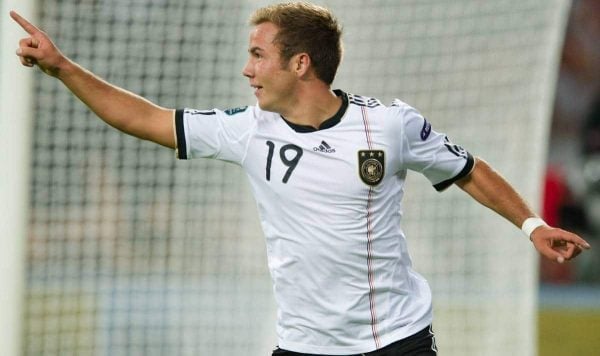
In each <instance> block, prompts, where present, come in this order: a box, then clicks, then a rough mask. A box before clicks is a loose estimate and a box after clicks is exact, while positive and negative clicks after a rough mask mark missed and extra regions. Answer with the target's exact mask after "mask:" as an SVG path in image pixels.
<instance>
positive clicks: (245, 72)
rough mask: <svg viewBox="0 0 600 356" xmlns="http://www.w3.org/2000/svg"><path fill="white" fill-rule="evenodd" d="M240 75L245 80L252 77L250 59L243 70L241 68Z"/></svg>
mask: <svg viewBox="0 0 600 356" xmlns="http://www.w3.org/2000/svg"><path fill="white" fill-rule="evenodd" d="M242 75H243V76H244V77H247V78H252V77H253V71H252V65H251V63H250V59H248V61H247V62H246V65H245V66H244V68H242Z"/></svg>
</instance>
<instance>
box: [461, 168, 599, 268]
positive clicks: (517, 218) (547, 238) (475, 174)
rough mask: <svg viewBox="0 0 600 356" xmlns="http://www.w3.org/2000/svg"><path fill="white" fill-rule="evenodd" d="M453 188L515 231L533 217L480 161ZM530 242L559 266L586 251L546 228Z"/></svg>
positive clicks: (571, 239)
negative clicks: (492, 212) (460, 191)
mask: <svg viewBox="0 0 600 356" xmlns="http://www.w3.org/2000/svg"><path fill="white" fill-rule="evenodd" d="M456 184H457V185H458V186H459V187H460V188H461V189H462V190H464V191H465V192H467V193H469V194H470V195H471V196H472V197H473V198H474V199H475V200H477V201H478V202H480V203H481V204H483V205H484V206H486V207H488V208H490V209H492V210H493V211H495V212H496V213H498V214H500V215H501V216H503V217H505V218H506V219H507V220H509V221H510V222H512V223H513V224H514V225H516V226H517V227H519V228H520V227H521V226H522V225H523V222H524V221H525V220H526V219H528V218H531V217H536V214H535V213H534V212H533V211H532V210H531V209H530V208H529V206H528V205H527V203H525V201H524V200H523V198H521V196H520V195H519V194H518V193H517V192H516V191H515V190H514V189H513V188H512V186H511V185H510V184H509V183H508V182H507V181H506V180H505V179H504V178H502V176H500V175H499V174H498V173H497V172H496V171H494V170H493V169H492V168H491V167H490V166H489V165H488V164H487V163H486V162H485V161H483V160H481V159H477V160H476V163H475V168H474V169H473V171H472V172H471V174H470V175H468V176H467V177H465V178H463V179H461V180H459V181H458V182H456ZM530 239H531V241H532V242H533V245H534V246H535V248H536V249H537V250H538V252H539V253H540V254H542V255H543V256H545V257H547V258H549V259H552V260H554V261H557V262H559V263H563V262H564V261H565V260H570V259H572V258H575V257H576V256H577V255H578V254H579V253H581V251H582V249H589V248H590V245H589V244H588V243H587V242H586V241H585V240H583V239H582V238H581V237H579V236H577V235H575V234H573V233H570V232H568V231H564V230H561V229H558V228H553V227H550V226H548V225H543V226H539V227H537V228H536V229H535V230H533V232H532V233H531V235H530Z"/></svg>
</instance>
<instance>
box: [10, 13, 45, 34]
mask: <svg viewBox="0 0 600 356" xmlns="http://www.w3.org/2000/svg"><path fill="white" fill-rule="evenodd" d="M10 17H12V18H13V20H15V21H16V22H17V23H18V24H19V25H21V27H22V28H23V29H24V30H25V32H27V33H28V34H30V35H33V34H35V33H36V32H40V29H39V28H37V27H35V26H34V25H33V24H31V23H30V22H29V21H27V20H25V18H23V17H22V16H21V15H19V14H17V13H16V12H15V11H11V12H10Z"/></svg>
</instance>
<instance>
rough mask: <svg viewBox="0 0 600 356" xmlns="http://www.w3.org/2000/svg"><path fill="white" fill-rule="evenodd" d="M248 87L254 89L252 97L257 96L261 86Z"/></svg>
mask: <svg viewBox="0 0 600 356" xmlns="http://www.w3.org/2000/svg"><path fill="white" fill-rule="evenodd" d="M250 86H251V87H252V88H253V89H254V95H256V96H258V94H259V93H260V92H261V91H262V86H260V85H252V84H250Z"/></svg>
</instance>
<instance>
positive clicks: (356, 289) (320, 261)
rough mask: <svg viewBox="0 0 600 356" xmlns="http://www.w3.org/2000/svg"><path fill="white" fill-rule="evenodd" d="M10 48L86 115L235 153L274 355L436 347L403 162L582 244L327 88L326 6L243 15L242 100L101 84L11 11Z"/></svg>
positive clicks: (413, 128)
mask: <svg viewBox="0 0 600 356" xmlns="http://www.w3.org/2000/svg"><path fill="white" fill-rule="evenodd" d="M11 16H12V17H13V19H15V21H17V22H18V23H19V24H20V25H21V26H22V27H23V28H24V29H25V31H27V32H28V33H29V37H27V38H25V39H23V40H21V42H20V45H19V49H18V50H17V55H18V56H19V57H20V59H21V62H22V63H23V65H25V66H29V67H32V66H34V65H38V66H39V67H40V68H41V69H42V70H43V71H44V72H46V73H47V74H49V75H51V76H54V77H56V78H58V79H59V80H61V81H62V82H63V83H64V84H65V85H66V86H67V87H68V88H69V89H70V90H71V91H72V92H73V93H74V94H75V95H76V96H77V97H79V98H80V99H81V100H82V101H83V102H84V103H85V104H86V105H88V106H89V107H90V108H91V109H92V110H93V111H94V112H95V113H96V114H97V115H98V116H99V117H100V118H102V119H103V120H104V121H106V122H107V123H108V124H110V125H112V126H114V127H115V128H117V129H119V130H121V131H123V132H126V133H128V134H131V135H134V136H136V137H139V138H142V139H147V140H151V141H154V142H156V143H158V144H161V145H164V146H167V147H170V148H175V149H177V155H178V157H179V158H182V159H191V158H197V157H209V158H216V159H220V160H224V161H229V162H233V163H235V164H238V165H240V166H242V167H243V168H244V169H245V170H246V172H247V174H248V176H249V179H250V182H251V184H252V187H253V190H254V194H255V197H256V200H257V203H258V207H259V211H260V217H261V222H262V227H263V230H264V233H265V237H266V240H267V253H268V264H269V268H270V271H271V275H272V278H273V283H274V290H275V297H276V300H277V303H278V308H279V312H278V330H277V331H278V336H279V347H278V348H277V349H276V350H275V351H274V352H273V355H307V354H308V355H315V354H317V355H357V354H368V355H435V354H436V352H437V351H436V347H435V342H434V338H433V333H432V331H431V322H432V308H431V293H430V290H429V286H428V285H427V282H426V281H425V280H424V279H423V278H422V277H421V276H420V275H418V274H417V273H416V272H415V271H414V270H413V269H412V267H411V261H410V257H409V254H408V252H407V249H406V243H405V238H404V235H403V232H402V230H401V227H400V205H401V199H402V195H403V189H404V180H405V177H406V173H407V170H408V169H410V170H415V171H418V172H421V173H423V174H424V175H425V176H426V177H427V178H428V179H429V180H430V181H431V183H432V185H433V186H434V187H435V189H437V190H443V189H445V188H447V187H448V186H450V185H451V184H453V183H456V184H457V185H458V186H459V187H460V188H461V189H463V190H465V191H466V192H467V193H469V194H470V195H471V196H473V197H474V198H475V199H476V200H477V201H479V202H480V203H482V204H483V205H485V206H487V207H489V208H490V209H493V210H494V211H496V212H497V213H499V214H500V215H501V216H503V217H505V218H506V219H508V220H509V221H510V222H512V223H513V224H515V225H516V226H518V227H521V228H522V229H523V230H524V231H525V232H526V234H527V235H528V236H530V238H531V241H532V242H533V244H534V246H535V248H536V249H537V250H538V251H539V252H540V253H541V254H542V255H543V256H545V257H547V258H550V259H553V260H556V261H558V262H559V263H562V262H564V261H565V260H569V259H572V258H574V257H575V256H577V255H578V254H579V253H580V252H581V251H582V249H586V248H589V245H588V244H587V242H585V241H584V240H583V239H581V238H580V237H578V236H576V235H574V234H571V233H568V232H566V231H563V230H560V229H555V228H551V227H549V226H547V225H546V224H545V223H544V222H543V221H541V220H540V219H539V218H537V217H536V215H535V214H534V213H533V212H532V211H531V209H530V208H529V207H528V206H527V204H526V203H525V202H524V201H523V200H522V199H521V198H520V196H519V195H518V194H517V193H516V192H515V191H514V189H513V188H511V186H510V185H509V184H508V183H507V182H506V181H505V180H504V179H503V178H502V177H501V176H499V175H498V174H497V173H496V172H495V171H494V170H492V169H491V168H490V167H489V165H488V164H487V163H486V162H484V161H483V160H481V159H478V158H473V156H471V155H470V154H469V153H468V152H467V151H465V150H464V149H462V148H461V147H460V146H457V145H454V144H452V143H451V142H450V141H449V140H448V138H447V137H446V136H445V135H443V134H440V133H438V132H436V131H434V130H433V129H432V128H431V125H430V124H429V123H428V122H427V121H426V120H425V119H424V118H423V117H422V116H421V115H420V114H419V113H418V112H417V111H416V110H415V109H413V108H412V107H410V106H409V105H407V104H405V103H403V102H401V101H399V100H396V101H394V102H393V103H392V105H390V106H385V105H383V104H382V103H381V102H379V101H378V100H377V99H374V98H367V97H362V96H358V95H352V94H348V93H345V92H343V91H341V90H335V91H333V90H331V83H332V82H333V79H334V77H335V74H336V71H337V68H338V65H339V63H340V61H341V57H342V45H341V39H340V38H341V29H340V26H339V24H338V23H337V20H336V19H335V18H334V17H333V15H332V14H331V13H330V12H329V11H328V10H327V9H325V8H322V7H318V6H315V5H312V4H308V3H288V4H279V5H272V6H269V7H266V8H262V9H259V10H257V11H256V12H255V13H254V14H253V16H252V18H251V24H252V25H253V28H252V31H251V33H250V43H249V49H248V52H249V55H250V56H249V59H248V62H247V64H246V66H245V67H244V69H243V75H244V76H246V77H247V78H248V79H249V82H250V86H251V87H252V88H254V90H255V95H256V98H257V100H258V105H257V106H250V107H241V108H237V109H230V110H226V111H221V110H217V109H214V110H191V109H183V110H169V109H165V108H162V107H159V106H156V105H154V104H152V103H150V102H148V101H147V100H145V99H143V98H141V97H139V96H136V95H134V94H132V93H129V92H127V91H124V90H122V89H120V88H117V87H115V86H113V85H110V84H108V83H106V82H104V81H102V80H101V79H99V78H98V77H96V76H94V75H93V74H92V73H90V72H88V71H86V70H85V69H83V68H81V67H80V66H78V65H77V64H75V63H73V62H72V61H71V60H69V59H68V58H67V57H65V56H64V55H63V54H61V53H60V51H59V50H58V49H57V48H56V47H55V46H54V44H53V43H52V42H51V40H50V38H49V37H48V36H47V35H46V34H44V33H43V32H41V31H40V30H39V29H37V28H36V27H35V26H33V25H31V24H30V23H29V22H27V21H26V20H25V19H23V18H22V17H20V16H19V15H17V14H16V13H14V12H12V13H11Z"/></svg>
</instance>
